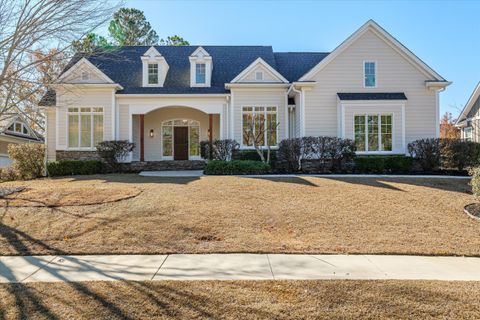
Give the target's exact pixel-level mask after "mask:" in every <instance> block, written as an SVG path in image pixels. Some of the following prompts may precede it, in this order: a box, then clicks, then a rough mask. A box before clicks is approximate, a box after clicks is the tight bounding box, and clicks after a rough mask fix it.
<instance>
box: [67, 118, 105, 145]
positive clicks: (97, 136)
mask: <svg viewBox="0 0 480 320" xmlns="http://www.w3.org/2000/svg"><path fill="white" fill-rule="evenodd" d="M102 141H103V108H68V147H69V148H90V149H91V148H94V147H95V146H96V145H97V144H98V143H99V142H102Z"/></svg>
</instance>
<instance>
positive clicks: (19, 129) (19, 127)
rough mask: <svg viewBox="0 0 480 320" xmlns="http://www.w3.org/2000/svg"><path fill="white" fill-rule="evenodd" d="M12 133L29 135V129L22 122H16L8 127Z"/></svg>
mask: <svg viewBox="0 0 480 320" xmlns="http://www.w3.org/2000/svg"><path fill="white" fill-rule="evenodd" d="M7 130H8V131H10V132H15V133H20V134H28V129H27V127H26V126H25V125H24V124H23V123H21V122H14V123H12V124H11V125H10V127H8V129H7Z"/></svg>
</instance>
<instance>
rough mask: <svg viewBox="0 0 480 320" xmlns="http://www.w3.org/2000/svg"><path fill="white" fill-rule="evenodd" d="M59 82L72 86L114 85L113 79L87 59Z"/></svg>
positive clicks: (65, 74) (71, 69)
mask: <svg viewBox="0 0 480 320" xmlns="http://www.w3.org/2000/svg"><path fill="white" fill-rule="evenodd" d="M57 82H59V83H71V84H85V83H95V84H100V83H114V82H113V81H112V79H110V78H109V77H108V76H107V75H106V74H104V73H103V72H102V71H100V70H99V69H98V68H97V67H96V66H95V65H93V64H92V63H91V62H90V61H88V60H87V59H85V58H82V59H80V61H78V62H77V63H76V64H75V65H73V66H72V67H71V68H70V69H68V70H67V71H66V72H65V73H63V74H62V75H61V76H60V77H59V79H58V80H57Z"/></svg>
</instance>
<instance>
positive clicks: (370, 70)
mask: <svg viewBox="0 0 480 320" xmlns="http://www.w3.org/2000/svg"><path fill="white" fill-rule="evenodd" d="M364 74H365V79H364V85H365V87H375V86H376V79H375V78H376V77H375V62H365V64H364Z"/></svg>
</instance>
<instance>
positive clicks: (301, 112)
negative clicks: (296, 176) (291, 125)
mask: <svg viewBox="0 0 480 320" xmlns="http://www.w3.org/2000/svg"><path fill="white" fill-rule="evenodd" d="M290 91H293V92H295V93H298V94H299V95H300V109H299V115H300V138H301V137H303V133H302V125H301V122H302V121H301V120H302V117H303V110H302V104H303V97H302V96H303V91H301V90H297V89H295V86H294V85H293V84H292V85H291V86H290V88H289V89H288V91H287V96H288V94H289V93H290ZM302 155H303V151H302V152H301V153H300V157H298V170H301V169H302Z"/></svg>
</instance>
